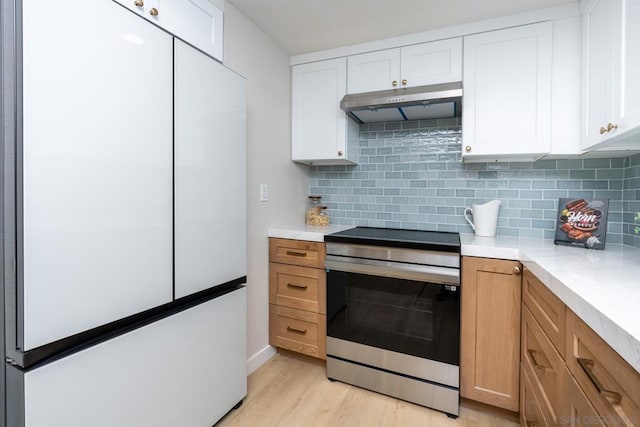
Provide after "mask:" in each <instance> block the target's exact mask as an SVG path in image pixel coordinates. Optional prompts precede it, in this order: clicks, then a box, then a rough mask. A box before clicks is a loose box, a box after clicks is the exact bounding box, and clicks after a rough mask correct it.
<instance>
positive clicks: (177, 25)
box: [115, 0, 224, 62]
mask: <svg viewBox="0 0 640 427" xmlns="http://www.w3.org/2000/svg"><path fill="white" fill-rule="evenodd" d="M115 1H116V2H118V3H120V4H122V5H123V6H125V7H127V8H128V9H130V10H132V11H134V12H136V13H138V14H139V15H140V16H143V17H144V18H145V19H148V20H149V21H151V22H153V23H155V24H156V25H158V26H160V27H162V28H164V29H165V30H167V31H168V32H170V33H172V34H174V35H175V36H176V37H178V38H180V39H182V40H184V41H185V42H187V43H189V44H191V45H193V46H195V47H197V48H198V49H200V50H202V51H204V52H206V53H207V54H209V55H211V56H213V57H214V58H216V59H217V60H219V61H221V62H222V60H223V52H222V47H223V34H224V31H223V30H224V28H223V11H222V10H221V9H219V8H217V7H216V6H214V5H213V4H211V2H209V1H208V0H115Z"/></svg>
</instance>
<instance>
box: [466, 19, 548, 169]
mask: <svg viewBox="0 0 640 427" xmlns="http://www.w3.org/2000/svg"><path fill="white" fill-rule="evenodd" d="M463 63H464V71H463V86H464V102H463V110H462V117H463V121H462V138H463V151H462V156H463V159H464V160H465V161H474V160H475V161H487V160H492V159H496V158H501V159H503V160H533V159H537V158H540V157H542V156H543V155H545V154H548V153H549V152H550V146H551V145H550V144H551V70H552V68H551V66H552V23H551V22H542V23H538V24H531V25H523V26H520V27H513V28H507V29H503V30H497V31H491V32H487V33H481V34H475V35H471V36H467V37H465V38H464V62H463Z"/></svg>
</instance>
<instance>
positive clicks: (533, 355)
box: [527, 348, 547, 371]
mask: <svg viewBox="0 0 640 427" xmlns="http://www.w3.org/2000/svg"><path fill="white" fill-rule="evenodd" d="M527 354H528V355H529V359H531V362H532V363H533V367H534V368H536V369H539V370H541V371H544V370H545V369H547V367H546V366H543V365H541V364H539V363H538V362H537V361H536V351H535V350H531V349H530V348H529V349H527Z"/></svg>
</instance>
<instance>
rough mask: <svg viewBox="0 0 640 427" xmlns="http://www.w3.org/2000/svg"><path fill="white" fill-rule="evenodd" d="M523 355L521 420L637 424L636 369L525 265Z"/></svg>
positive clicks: (639, 389)
mask: <svg viewBox="0 0 640 427" xmlns="http://www.w3.org/2000/svg"><path fill="white" fill-rule="evenodd" d="M521 357H522V378H523V380H522V381H523V383H522V386H521V387H522V388H521V396H523V400H522V401H521V404H520V417H521V421H522V424H523V425H529V426H531V425H534V424H535V425H537V426H541V425H545V426H558V425H563V426H564V425H569V426H583V425H584V426H586V425H593V426H604V425H611V426H638V425H640V404H639V400H640V374H638V372H637V371H635V370H634V369H633V368H632V367H631V366H629V364H628V363H627V362H625V361H624V360H622V358H621V357H620V356H619V355H618V354H617V353H616V352H615V351H614V350H613V349H612V348H611V347H609V345H608V344H606V343H605V342H604V341H603V340H602V338H600V337H599V336H598V335H597V334H596V333H595V332H594V331H593V330H592V329H591V328H590V327H589V326H587V325H586V324H585V323H584V322H583V321H582V320H581V319H579V318H578V317H577V316H576V315H575V314H574V313H573V312H572V311H571V310H569V309H568V308H567V307H566V306H565V305H564V303H562V301H560V300H559V299H558V298H557V297H556V296H555V295H554V294H553V293H552V292H551V291H550V290H549V289H548V288H547V287H546V286H545V285H544V284H543V283H542V282H541V281H540V280H539V279H538V278H536V277H535V276H534V275H533V274H532V273H531V271H529V270H528V269H525V271H524V275H523V308H522V356H521ZM536 405H537V406H536Z"/></svg>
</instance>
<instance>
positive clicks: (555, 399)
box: [522, 306, 565, 425]
mask: <svg viewBox="0 0 640 427" xmlns="http://www.w3.org/2000/svg"><path fill="white" fill-rule="evenodd" d="M522 361H523V369H524V372H526V374H527V376H528V377H529V380H530V385H531V386H532V387H533V392H534V393H535V394H536V396H537V401H538V403H539V405H540V409H541V411H542V413H543V414H544V417H545V419H546V420H547V422H548V423H549V424H550V425H558V424H559V423H558V416H559V415H560V414H561V410H562V405H561V403H560V400H561V397H562V372H563V371H564V369H565V365H564V360H562V358H561V357H560V354H558V352H557V351H556V349H555V348H554V347H553V344H552V343H551V341H549V338H548V337H547V336H546V335H545V333H544V332H543V330H542V327H541V326H540V325H539V324H538V322H536V320H535V319H534V317H533V314H532V313H531V311H529V308H528V307H527V306H524V307H523V310H522Z"/></svg>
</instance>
